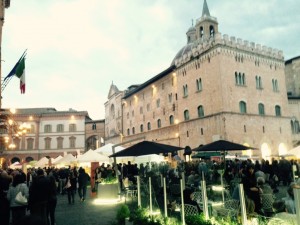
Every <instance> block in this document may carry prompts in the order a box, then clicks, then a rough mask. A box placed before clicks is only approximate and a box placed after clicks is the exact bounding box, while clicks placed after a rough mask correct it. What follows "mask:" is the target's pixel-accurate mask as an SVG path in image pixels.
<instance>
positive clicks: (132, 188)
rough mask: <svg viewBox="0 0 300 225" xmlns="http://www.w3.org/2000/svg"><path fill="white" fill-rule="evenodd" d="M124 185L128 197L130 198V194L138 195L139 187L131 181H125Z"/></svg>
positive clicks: (132, 195) (131, 195)
mask: <svg viewBox="0 0 300 225" xmlns="http://www.w3.org/2000/svg"><path fill="white" fill-rule="evenodd" d="M123 187H124V189H123V191H124V193H125V196H126V198H128V197H129V196H130V197H131V198H133V197H136V196H137V188H136V186H135V185H134V184H133V183H132V182H131V181H128V182H126V181H125V182H123Z"/></svg>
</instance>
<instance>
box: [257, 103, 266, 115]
mask: <svg viewBox="0 0 300 225" xmlns="http://www.w3.org/2000/svg"><path fill="white" fill-rule="evenodd" d="M258 114H259V115H265V106H264V104H262V103H259V104H258Z"/></svg>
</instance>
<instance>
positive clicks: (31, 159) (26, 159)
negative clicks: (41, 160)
mask: <svg viewBox="0 0 300 225" xmlns="http://www.w3.org/2000/svg"><path fill="white" fill-rule="evenodd" d="M33 160H34V159H33V158H32V157H31V156H28V157H26V158H25V161H26V162H28V163H29V162H31V161H33Z"/></svg>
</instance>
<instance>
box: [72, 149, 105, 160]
mask: <svg viewBox="0 0 300 225" xmlns="http://www.w3.org/2000/svg"><path fill="white" fill-rule="evenodd" d="M76 161H77V162H103V163H104V162H105V163H108V162H110V158H109V157H108V156H105V155H102V154H99V153H97V152H95V151H94V150H92V149H90V150H88V151H87V152H86V153H84V154H83V155H80V156H78V158H77V160H76Z"/></svg>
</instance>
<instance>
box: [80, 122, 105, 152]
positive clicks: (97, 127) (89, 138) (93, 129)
mask: <svg viewBox="0 0 300 225" xmlns="http://www.w3.org/2000/svg"><path fill="white" fill-rule="evenodd" d="M104 123H105V122H104V120H91V121H86V122H85V136H86V137H85V139H86V150H89V149H93V150H95V149H97V148H99V147H101V146H102V145H103V144H104V136H105V131H104Z"/></svg>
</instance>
